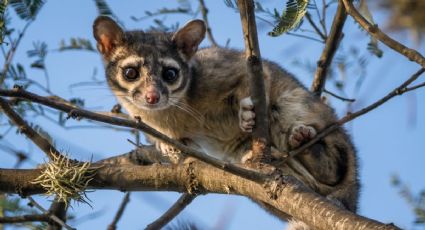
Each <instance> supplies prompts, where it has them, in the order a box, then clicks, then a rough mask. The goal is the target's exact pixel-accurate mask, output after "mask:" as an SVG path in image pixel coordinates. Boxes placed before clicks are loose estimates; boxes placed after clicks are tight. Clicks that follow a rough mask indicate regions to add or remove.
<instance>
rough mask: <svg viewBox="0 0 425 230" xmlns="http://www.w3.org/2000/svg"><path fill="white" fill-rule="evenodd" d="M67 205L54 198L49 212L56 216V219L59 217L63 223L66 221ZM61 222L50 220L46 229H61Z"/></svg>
mask: <svg viewBox="0 0 425 230" xmlns="http://www.w3.org/2000/svg"><path fill="white" fill-rule="evenodd" d="M67 209H68V207H67V206H66V204H65V202H63V201H58V200H57V199H56V198H55V200H54V201H53V202H52V204H51V205H50V208H49V212H48V213H50V214H51V215H53V216H56V217H57V218H58V219H60V220H61V221H62V222H63V223H65V222H66V211H67ZM62 226H63V225H62V224H61V223H58V222H56V221H51V222H50V223H49V225H48V227H47V230H61V229H62Z"/></svg>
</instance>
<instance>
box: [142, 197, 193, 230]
mask: <svg viewBox="0 0 425 230" xmlns="http://www.w3.org/2000/svg"><path fill="white" fill-rule="evenodd" d="M195 198H196V195H194V194H190V193H184V194H183V195H181V196H180V198H179V199H178V200H177V201H176V203H174V204H173V206H171V207H170V208H169V209H168V210H167V211H166V212H165V213H164V214H162V216H160V217H159V218H158V219H157V220H155V221H154V222H152V223H151V224H149V225H148V226H147V227H146V228H145V230H156V229H162V228H163V227H164V226H165V225H167V224H168V223H169V222H170V221H171V220H172V219H174V218H175V217H176V216H177V215H178V214H180V213H181V212H182V211H183V209H184V208H186V206H188V205H189V204H190V203H192V201H193V200H194V199H195Z"/></svg>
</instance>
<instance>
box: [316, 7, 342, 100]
mask: <svg viewBox="0 0 425 230" xmlns="http://www.w3.org/2000/svg"><path fill="white" fill-rule="evenodd" d="M346 19H347V13H346V12H345V9H344V6H343V4H342V2H341V1H339V2H338V9H337V10H336V14H335V17H334V20H333V22H332V27H331V32H330V34H329V37H328V38H327V39H326V44H325V48H324V49H323V52H322V54H321V56H320V59H319V61H318V62H317V70H316V73H315V74H314V80H313V85H312V86H311V91H312V92H313V93H314V94H315V95H316V96H318V97H320V94H322V91H323V89H324V87H325V83H326V76H327V73H328V68H329V66H330V65H331V63H332V59H333V57H334V55H335V53H336V51H337V49H338V46H339V43H340V42H341V39H342V37H343V33H342V29H343V28H344V24H345V20H346Z"/></svg>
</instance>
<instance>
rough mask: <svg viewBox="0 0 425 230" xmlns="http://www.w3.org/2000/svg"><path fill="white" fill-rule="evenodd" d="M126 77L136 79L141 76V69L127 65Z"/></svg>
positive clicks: (131, 79) (129, 79)
mask: <svg viewBox="0 0 425 230" xmlns="http://www.w3.org/2000/svg"><path fill="white" fill-rule="evenodd" d="M124 77H125V79H126V80H127V81H134V80H137V79H138V78H139V71H137V70H136V69H135V68H133V67H127V68H125V69H124Z"/></svg>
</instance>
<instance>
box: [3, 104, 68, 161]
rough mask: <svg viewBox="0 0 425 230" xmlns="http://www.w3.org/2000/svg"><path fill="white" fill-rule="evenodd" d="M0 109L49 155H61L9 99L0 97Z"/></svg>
mask: <svg viewBox="0 0 425 230" xmlns="http://www.w3.org/2000/svg"><path fill="white" fill-rule="evenodd" d="M0 109H1V110H2V111H3V112H4V114H6V115H7V116H8V117H9V119H10V121H11V122H12V123H14V124H15V125H16V126H17V127H18V129H19V131H20V132H21V133H23V134H25V136H26V137H28V138H29V139H30V140H31V141H32V142H33V143H34V144H36V145H37V146H38V147H39V148H40V149H41V150H42V151H43V152H44V153H45V154H46V155H47V156H48V157H49V159H53V158H55V157H58V156H61V153H60V152H59V151H58V150H57V149H56V148H55V147H54V146H53V145H52V144H50V142H49V141H48V140H47V139H46V138H44V137H42V136H41V135H40V134H39V133H38V132H37V131H35V130H34V129H33V128H32V127H31V126H30V125H28V124H27V123H26V122H25V121H24V120H23V119H22V118H21V116H19V114H17V113H16V112H15V111H13V109H12V108H11V107H10V105H9V103H8V101H6V100H5V99H3V98H1V97H0Z"/></svg>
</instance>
